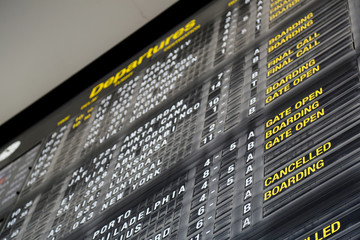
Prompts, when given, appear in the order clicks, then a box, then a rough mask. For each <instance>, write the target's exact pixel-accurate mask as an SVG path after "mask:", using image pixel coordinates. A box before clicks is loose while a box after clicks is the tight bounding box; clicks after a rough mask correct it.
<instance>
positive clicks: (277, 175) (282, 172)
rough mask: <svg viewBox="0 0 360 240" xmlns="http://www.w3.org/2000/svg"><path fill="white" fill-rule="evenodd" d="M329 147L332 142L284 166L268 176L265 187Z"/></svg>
mask: <svg viewBox="0 0 360 240" xmlns="http://www.w3.org/2000/svg"><path fill="white" fill-rule="evenodd" d="M329 149H331V142H327V143H324V144H323V145H321V146H320V147H318V148H317V149H315V150H314V151H312V152H310V153H309V154H307V155H305V156H302V157H301V158H299V159H297V160H296V161H294V162H292V163H290V164H288V165H287V166H286V167H284V168H282V169H281V170H280V171H278V172H276V173H275V174H273V175H271V176H269V177H267V178H266V179H265V182H264V185H265V187H268V186H270V185H272V184H273V183H275V182H277V181H279V180H281V179H282V178H284V177H286V176H287V175H288V174H290V173H292V172H293V171H295V170H297V169H298V168H300V167H301V166H304V165H305V164H307V163H308V162H310V161H312V160H314V159H316V158H317V157H318V156H320V155H322V154H323V153H325V152H327V151H328V150H329Z"/></svg>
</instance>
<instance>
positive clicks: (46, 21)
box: [0, 0, 177, 125]
mask: <svg viewBox="0 0 360 240" xmlns="http://www.w3.org/2000/svg"><path fill="white" fill-rule="evenodd" d="M175 2H177V0H122V1H88V0H78V1H70V0H64V1H45V0H32V1H26V0H20V1H12V0H3V1H1V2H0V30H1V34H0V42H1V44H0V53H1V54H0V84H1V87H0V110H1V113H0V125H2V124H3V123H4V122H6V121H7V120H9V119H10V118H11V117H13V116H14V115H16V114H17V113H19V112H20V111H22V110H23V109H24V108H26V107H28V106H29V105H30V104H31V103H33V102H35V101H36V100H37V99H39V98H40V97H42V96H43V95H45V94H46V93H47V92H49V91H50V90H51V89H53V88H55V87H56V86H58V85H59V84H61V83H62V82H63V81H65V80H66V79H68V78H69V77H71V76H72V75H73V74H74V73H76V72H78V71H79V70H80V69H82V68H83V67H84V66H86V65H87V64H89V63H90V62H92V61H93V60H95V59H96V58H97V57H99V56H100V55H102V54H103V53H104V52H106V51H107V50H109V49H110V48H111V47H113V46H114V45H116V44H117V43H119V42H120V41H121V40H123V39H124V38H126V37H127V36H129V35H130V34H131V33H133V32H134V31H136V30H137V29H138V28H140V27H141V26H143V25H144V24H146V23H147V22H148V21H150V20H151V19H153V18H154V17H155V16H157V15H158V14H159V13H161V12H162V11H164V10H165V9H166V8H168V7H170V6H171V5H172V4H174V3H175Z"/></svg>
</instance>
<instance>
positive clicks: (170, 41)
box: [89, 19, 200, 98]
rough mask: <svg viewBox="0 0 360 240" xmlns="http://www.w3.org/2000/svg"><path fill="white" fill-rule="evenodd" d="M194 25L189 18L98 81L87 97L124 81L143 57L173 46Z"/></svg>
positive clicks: (148, 56) (193, 21) (147, 57)
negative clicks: (121, 66) (103, 79)
mask: <svg viewBox="0 0 360 240" xmlns="http://www.w3.org/2000/svg"><path fill="white" fill-rule="evenodd" d="M195 25H196V21H195V19H193V20H191V21H190V22H188V23H187V24H186V25H185V26H184V27H182V28H180V29H178V30H177V31H176V32H175V33H173V34H171V35H170V36H168V37H167V38H166V39H164V40H162V41H161V42H160V44H157V45H155V46H154V47H151V48H149V49H148V50H147V52H145V53H144V54H142V55H141V56H140V57H139V58H138V59H136V60H134V61H133V62H131V63H130V64H129V65H128V66H127V67H125V68H123V69H121V70H120V71H118V72H117V73H115V74H114V75H113V76H111V77H110V78H109V79H107V80H106V81H104V82H101V83H99V84H98V85H97V86H95V87H94V88H93V89H92V91H91V93H90V96H89V98H93V97H95V96H96V95H98V94H99V93H100V92H101V91H102V90H103V89H105V88H108V87H109V86H111V85H114V86H117V85H118V84H120V83H121V82H124V81H125V80H126V79H128V78H129V77H130V76H131V74H132V71H133V70H134V69H135V68H136V67H138V66H140V65H141V64H142V63H143V61H144V60H145V59H149V58H151V57H152V56H153V55H154V54H156V53H157V52H159V51H160V50H161V49H164V48H165V49H164V50H166V49H169V46H174V41H175V43H178V42H179V41H178V39H184V38H183V37H182V36H184V35H185V36H188V35H189V34H188V32H193V31H192V30H193V28H194V27H195ZM199 27H200V25H198V26H197V28H199Z"/></svg>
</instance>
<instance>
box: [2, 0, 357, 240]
mask: <svg viewBox="0 0 360 240" xmlns="http://www.w3.org/2000/svg"><path fill="white" fill-rule="evenodd" d="M359 10H360V4H359V3H358V1H355V0H347V1H346V0H331V1H306V0H293V1H283V0H269V1H261V0H232V1H220V0H217V1H199V2H198V3H196V4H194V3H187V2H181V3H178V4H176V5H175V6H173V7H172V8H170V9H169V10H167V11H166V12H165V13H164V14H163V15H161V16H160V17H159V18H157V19H156V20H154V21H153V22H152V23H150V25H148V26H147V27H145V28H144V29H142V30H140V31H139V32H138V33H136V34H135V35H134V36H135V38H138V37H140V38H141V39H144V38H145V36H148V35H146V34H147V33H149V32H151V31H152V35H153V36H156V37H153V39H150V38H149V40H147V41H144V42H143V43H142V44H143V45H142V46H141V47H139V45H136V44H135V42H134V41H131V40H132V39H134V36H133V37H130V40H126V41H125V42H123V43H121V44H120V45H119V46H118V47H116V48H114V49H112V50H110V51H109V52H108V53H107V54H105V55H104V57H102V58H100V59H98V60H96V61H95V62H94V63H93V64H91V65H90V66H89V67H87V68H85V69H83V70H81V71H80V72H79V73H78V74H77V75H75V76H74V77H73V78H71V79H69V80H68V81H67V82H66V83H65V85H63V86H70V85H72V84H73V85H74V86H76V85H77V87H76V89H77V91H75V92H72V93H70V94H71V97H70V96H67V90H66V89H65V88H64V87H60V88H58V89H57V90H55V92H54V93H53V94H49V95H48V96H47V97H45V98H44V100H41V101H39V102H38V103H36V104H35V105H34V106H32V107H31V108H30V110H28V111H25V112H23V113H21V114H20V115H19V117H17V118H15V119H13V120H11V121H10V122H8V123H6V124H5V125H4V126H2V127H1V131H2V132H4V133H5V130H6V136H7V141H6V142H4V144H3V145H2V146H1V149H0V167H1V169H0V193H1V197H0V229H1V232H0V239H2V240H5V239H6V240H7V239H99V240H105V239H106V240H108V239H117V240H119V239H121V240H125V239H139V240H140V239H144V240H145V239H146V240H150V239H153V240H160V239H189V240H200V239H306V240H313V239H316V240H320V239H357V238H359V236H360V228H359V226H360V225H359V216H360V194H359V191H360V185H359V182H360V176H359V174H358V172H359V170H360V162H359V156H360V151H359V149H360V130H359V129H360V127H359V126H360V114H359V113H360V102H359V100H360V94H359V93H360V92H359V87H360V83H359V77H360V76H359V59H360V58H359V41H360V40H359V39H360V38H359V37H360V31H359V29H360V19H359V16H358V12H359ZM174 16H177V17H179V18H180V19H181V20H179V21H178V22H175V21H174V20H173V19H174V18H175V17H174ZM154 26H156V29H158V31H155V30H154V29H155V28H154ZM129 49H130V50H129ZM122 53H124V55H122ZM115 56H116V57H115ZM117 56H125V57H117ZM105 65H106V66H107V65H108V67H105ZM95 72H96V74H92V73H95ZM83 78H88V79H89V82H91V85H85V84H82V82H81V79H83ZM61 96H63V98H62V97H61ZM70 98H71V99H70ZM55 99H56V101H59V102H60V104H58V105H61V106H58V107H55V105H54V108H53V109H51V113H47V115H46V116H43V115H39V117H38V118H36V114H34V113H35V110H36V109H37V110H42V109H44V108H45V105H46V103H45V104H44V102H46V101H49V100H54V101H55ZM48 112H50V110H49V109H48ZM24 115H25V116H27V117H29V118H32V121H33V124H32V125H31V126H26V124H25V123H24V127H23V128H22V129H21V130H22V132H21V133H18V131H19V129H14V130H13V131H12V128H10V127H9V126H22V121H23V119H25V118H23V116H24ZM5 128H6V129H5ZM4 136H5V134H4Z"/></svg>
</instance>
